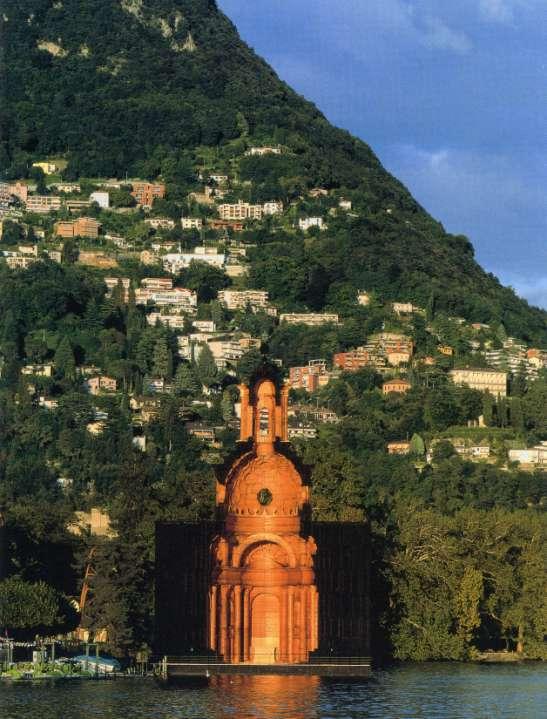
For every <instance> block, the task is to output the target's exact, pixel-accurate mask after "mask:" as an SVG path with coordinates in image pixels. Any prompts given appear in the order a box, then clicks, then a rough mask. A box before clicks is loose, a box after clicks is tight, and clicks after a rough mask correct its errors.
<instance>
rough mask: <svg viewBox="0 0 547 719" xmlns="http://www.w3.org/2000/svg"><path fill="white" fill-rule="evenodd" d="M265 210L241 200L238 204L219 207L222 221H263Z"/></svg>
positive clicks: (260, 206)
mask: <svg viewBox="0 0 547 719" xmlns="http://www.w3.org/2000/svg"><path fill="white" fill-rule="evenodd" d="M263 214H264V210H263V207H262V205H251V204H249V203H248V202H242V201H241V200H239V201H238V202H237V203H235V204H233V205H230V204H222V205H219V206H218V215H219V217H220V219H221V220H261V219H262V215H263Z"/></svg>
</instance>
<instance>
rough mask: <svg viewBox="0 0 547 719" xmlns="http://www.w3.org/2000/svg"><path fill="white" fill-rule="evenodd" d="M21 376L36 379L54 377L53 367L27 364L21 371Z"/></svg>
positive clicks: (50, 365)
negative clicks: (29, 376)
mask: <svg viewBox="0 0 547 719" xmlns="http://www.w3.org/2000/svg"><path fill="white" fill-rule="evenodd" d="M21 374H24V375H27V376H28V375H31V376H34V377H53V365H52V364H27V365H25V366H24V367H23V368H22V369H21Z"/></svg>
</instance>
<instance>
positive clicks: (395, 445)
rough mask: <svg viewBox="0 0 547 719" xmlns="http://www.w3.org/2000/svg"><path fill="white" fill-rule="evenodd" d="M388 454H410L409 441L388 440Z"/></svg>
mask: <svg viewBox="0 0 547 719" xmlns="http://www.w3.org/2000/svg"><path fill="white" fill-rule="evenodd" d="M387 453H388V454H410V442H388V443H387Z"/></svg>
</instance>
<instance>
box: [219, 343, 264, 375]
mask: <svg viewBox="0 0 547 719" xmlns="http://www.w3.org/2000/svg"><path fill="white" fill-rule="evenodd" d="M261 344H262V342H261V340H260V339H258V338H255V337H251V336H250V335H244V336H242V337H241V336H230V335H223V336H222V337H215V338H213V339H208V340H207V346H208V347H209V349H210V350H211V352H212V354H213V357H214V358H215V364H216V366H217V367H218V368H219V369H226V367H228V366H229V365H235V364H237V362H239V360H240V359H241V358H242V357H243V355H244V354H245V353H246V352H248V351H249V350H250V349H259V348H260V345H261Z"/></svg>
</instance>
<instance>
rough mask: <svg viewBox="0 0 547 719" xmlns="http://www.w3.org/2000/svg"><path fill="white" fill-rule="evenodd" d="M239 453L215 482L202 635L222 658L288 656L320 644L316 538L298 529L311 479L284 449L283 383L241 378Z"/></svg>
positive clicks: (295, 657) (292, 658)
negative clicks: (249, 382)
mask: <svg viewBox="0 0 547 719" xmlns="http://www.w3.org/2000/svg"><path fill="white" fill-rule="evenodd" d="M240 393H241V432H240V441H241V443H242V446H243V443H245V445H244V447H245V449H244V451H243V453H242V454H241V455H240V456H239V457H238V458H237V459H236V460H235V461H234V462H233V463H232V465H231V466H230V467H229V468H228V469H227V471H226V472H224V473H223V475H222V476H221V477H220V478H219V480H218V482H217V507H218V509H219V515H220V516H222V517H223V526H222V531H221V532H220V533H219V534H218V535H217V536H216V537H215V539H214V541H213V544H212V547H211V552H212V564H213V571H212V575H211V582H210V588H209V614H208V630H209V631H208V634H209V644H210V647H211V649H213V650H214V651H215V652H216V653H217V654H219V655H221V656H222V657H223V659H224V661H226V662H230V663H240V662H248V663H253V664H276V663H285V664H295V663H304V662H307V661H308V659H309V654H310V652H311V651H313V650H314V649H316V648H317V644H318V593H317V588H316V583H315V573H314V567H313V565H314V562H313V557H314V554H315V552H316V545H315V542H314V540H313V538H312V537H309V536H308V537H305V536H303V534H302V514H303V511H304V510H305V509H306V510H307V508H308V505H309V488H308V486H307V485H306V484H305V482H304V479H303V477H302V475H301V473H300V472H299V471H298V469H297V467H296V466H295V464H294V462H293V461H292V460H291V459H290V456H289V452H288V442H287V439H288V430H287V410H288V388H287V386H283V387H282V388H281V390H279V391H278V390H277V388H276V386H275V383H274V382H273V380H272V379H271V378H267V377H266V378H260V379H258V380H257V381H256V382H255V384H254V385H253V386H252V387H248V386H246V385H242V386H241V387H240Z"/></svg>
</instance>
